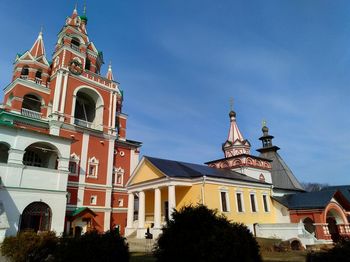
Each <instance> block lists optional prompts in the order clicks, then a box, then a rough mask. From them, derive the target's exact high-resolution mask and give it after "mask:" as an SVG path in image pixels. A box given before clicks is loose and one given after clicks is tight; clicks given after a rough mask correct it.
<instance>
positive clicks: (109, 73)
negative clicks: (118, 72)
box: [106, 62, 114, 81]
mask: <svg viewBox="0 0 350 262" xmlns="http://www.w3.org/2000/svg"><path fill="white" fill-rule="evenodd" d="M106 78H107V79H108V80H112V81H113V80H114V77H113V71H112V62H110V63H109V66H108V71H107V74H106Z"/></svg>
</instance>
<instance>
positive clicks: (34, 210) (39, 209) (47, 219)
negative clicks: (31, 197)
mask: <svg viewBox="0 0 350 262" xmlns="http://www.w3.org/2000/svg"><path fill="white" fill-rule="evenodd" d="M51 217H52V212H51V208H50V207H49V206H48V205H47V204H46V203H44V202H33V203H31V204H29V205H28V206H27V207H26V208H25V209H24V210H23V213H22V216H21V227H20V230H21V231H23V230H34V232H38V231H49V230H50V228H51Z"/></svg>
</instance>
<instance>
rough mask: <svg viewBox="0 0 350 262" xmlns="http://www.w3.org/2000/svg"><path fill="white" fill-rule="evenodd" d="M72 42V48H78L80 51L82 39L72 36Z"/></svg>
mask: <svg viewBox="0 0 350 262" xmlns="http://www.w3.org/2000/svg"><path fill="white" fill-rule="evenodd" d="M70 43H71V45H70V46H71V47H72V49H74V50H76V51H80V50H79V46H80V40H79V39H78V38H76V37H73V38H72V41H71V42H70Z"/></svg>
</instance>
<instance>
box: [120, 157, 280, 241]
mask: <svg viewBox="0 0 350 262" xmlns="http://www.w3.org/2000/svg"><path fill="white" fill-rule="evenodd" d="M127 188H128V193H129V199H128V202H129V203H134V200H135V197H136V198H137V199H138V201H136V203H138V206H137V214H138V215H137V217H135V216H134V213H135V208H134V205H129V207H128V218H127V228H126V235H127V236H128V235H131V234H133V233H134V232H137V237H138V238H144V236H145V232H146V230H147V228H149V229H150V232H151V233H153V235H154V236H155V237H156V236H158V235H159V233H160V232H161V226H162V225H163V223H164V222H165V221H166V220H167V219H168V218H169V217H171V213H172V212H173V210H174V208H175V209H177V210H178V209H180V208H181V207H182V206H184V205H188V204H198V203H199V204H204V205H206V206H208V207H209V208H211V209H217V210H218V211H219V212H221V213H223V214H225V215H226V216H227V217H228V219H230V220H232V221H234V222H242V223H244V224H246V225H248V226H249V227H250V228H251V230H252V231H253V230H254V229H253V224H255V223H273V222H275V221H276V214H275V212H274V210H275V209H274V208H272V202H271V198H270V197H271V194H272V185H271V184H270V183H267V182H264V181H261V180H258V179H255V178H252V177H249V176H247V175H244V174H240V173H237V172H235V171H232V170H229V169H217V168H212V167H208V166H205V165H197V164H191V163H184V162H179V161H172V160H166V159H159V158H153V157H147V156H145V157H143V158H142V160H141V161H140V163H139V165H138V166H137V168H136V170H135V171H134V174H133V176H132V177H131V178H130V180H129V182H128V185H127Z"/></svg>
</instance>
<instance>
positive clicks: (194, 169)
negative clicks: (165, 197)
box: [144, 156, 269, 185]
mask: <svg viewBox="0 0 350 262" xmlns="http://www.w3.org/2000/svg"><path fill="white" fill-rule="evenodd" d="M144 158H145V159H146V160H148V161H150V162H151V163H152V164H153V165H154V166H155V167H156V168H158V169H159V170H160V171H161V172H163V173H164V174H165V175H167V176H169V177H177V178H198V177H203V176H206V177H213V178H224V179H229V180H236V181H244V182H249V183H259V184H266V185H269V183H266V182H262V181H260V180H258V179H254V178H251V177H249V176H247V175H244V174H241V173H238V172H235V171H231V170H229V169H217V168H213V167H208V166H205V165H199V164H193V163H185V162H180V161H174V160H168V159H160V158H155V157H149V156H145V157H144Z"/></svg>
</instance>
